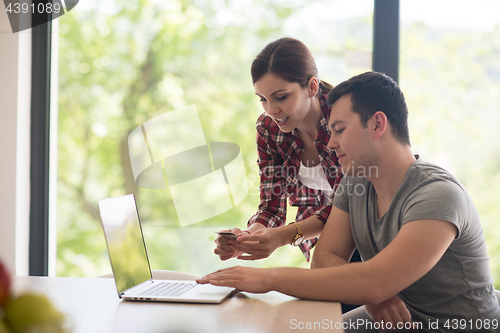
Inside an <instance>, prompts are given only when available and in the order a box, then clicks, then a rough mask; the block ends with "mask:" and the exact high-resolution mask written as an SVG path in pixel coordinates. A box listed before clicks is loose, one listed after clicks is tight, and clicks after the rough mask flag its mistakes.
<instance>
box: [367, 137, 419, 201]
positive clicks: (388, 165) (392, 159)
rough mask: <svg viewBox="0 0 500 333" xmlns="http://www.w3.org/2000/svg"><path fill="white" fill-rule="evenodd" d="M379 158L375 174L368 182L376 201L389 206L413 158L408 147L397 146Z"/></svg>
mask: <svg viewBox="0 0 500 333" xmlns="http://www.w3.org/2000/svg"><path fill="white" fill-rule="evenodd" d="M393 148H394V149H391V150H386V151H385V152H384V153H383V154H381V155H380V156H379V160H378V161H377V164H376V165H377V172H376V173H372V174H371V175H370V177H369V178H368V180H369V181H370V182H371V183H372V184H373V187H374V188H375V192H376V193H377V200H378V201H380V202H384V203H387V204H389V203H390V202H391V201H392V199H393V198H394V196H395V195H396V193H397V191H398V190H399V188H400V187H401V184H402V182H403V179H404V177H405V175H406V172H407V171H408V169H409V168H410V166H411V165H412V163H413V162H415V157H414V155H413V153H412V151H411V148H410V146H406V145H405V146H403V145H397V146H396V147H393Z"/></svg>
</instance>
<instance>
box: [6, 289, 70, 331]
mask: <svg viewBox="0 0 500 333" xmlns="http://www.w3.org/2000/svg"><path fill="white" fill-rule="evenodd" d="M4 311H5V319H4V320H6V321H7V323H8V324H9V326H10V328H11V329H12V331H13V332H14V333H24V332H30V331H36V332H43V333H45V332H64V328H63V326H64V315H63V314H62V313H61V312H59V311H58V310H57V309H56V308H55V307H54V305H53V304H52V302H51V301H50V300H49V299H48V298H47V297H46V296H45V295H41V294H35V293H31V292H28V293H25V294H22V295H19V296H18V297H17V298H14V299H11V300H10V301H9V302H7V304H6V305H5V308H4ZM0 332H1V331H0Z"/></svg>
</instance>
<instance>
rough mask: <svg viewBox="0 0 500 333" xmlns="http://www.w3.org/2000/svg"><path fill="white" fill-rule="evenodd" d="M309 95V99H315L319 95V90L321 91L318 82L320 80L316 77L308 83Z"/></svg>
mask: <svg viewBox="0 0 500 333" xmlns="http://www.w3.org/2000/svg"><path fill="white" fill-rule="evenodd" d="M307 85H308V87H307V89H308V93H309V97H314V96H316V94H317V93H318V90H319V82H318V78H316V77H314V76H313V77H311V78H310V79H309V82H308V84H307Z"/></svg>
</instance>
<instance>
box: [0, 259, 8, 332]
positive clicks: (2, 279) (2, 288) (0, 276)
mask: <svg viewBox="0 0 500 333" xmlns="http://www.w3.org/2000/svg"><path fill="white" fill-rule="evenodd" d="M10 285H11V277H10V274H9V271H8V270H7V267H5V265H4V264H3V262H1V261H0V308H2V307H3V306H4V305H5V303H6V302H7V300H8V299H9V297H10ZM0 332H1V331H0Z"/></svg>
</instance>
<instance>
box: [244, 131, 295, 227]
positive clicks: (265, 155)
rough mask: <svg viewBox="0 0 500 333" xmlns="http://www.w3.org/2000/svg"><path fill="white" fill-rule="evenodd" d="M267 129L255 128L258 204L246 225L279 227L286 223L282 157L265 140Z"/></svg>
mask: <svg viewBox="0 0 500 333" xmlns="http://www.w3.org/2000/svg"><path fill="white" fill-rule="evenodd" d="M266 135H267V131H264V132H263V133H259V130H257V154H258V160H257V165H258V166H259V176H260V204H259V208H258V210H257V213H256V214H255V215H254V216H252V217H251V218H250V220H249V221H248V225H249V226H250V225H252V224H253V223H256V222H257V223H261V224H263V225H264V226H266V227H267V228H274V227H279V226H281V225H283V224H284V223H286V192H285V189H284V183H285V181H284V180H283V178H282V177H278V176H277V175H279V174H280V172H279V171H280V170H281V166H282V164H283V159H282V157H281V156H280V155H279V154H277V153H276V151H274V152H273V149H272V148H271V147H270V146H269V144H268V142H267V141H266V140H265V138H264V137H265V136H266ZM263 136H264V137H263Z"/></svg>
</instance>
